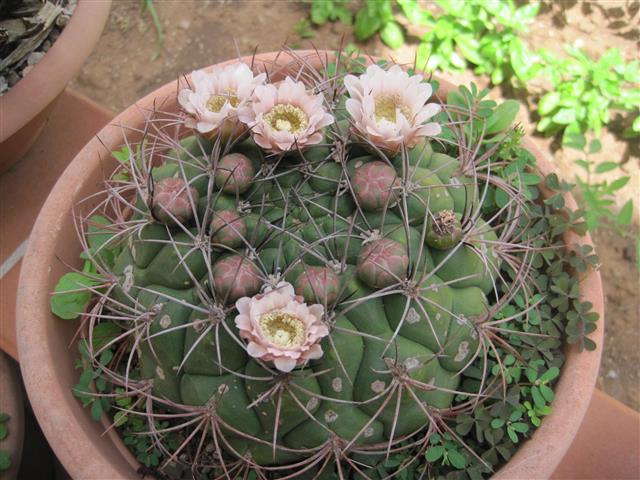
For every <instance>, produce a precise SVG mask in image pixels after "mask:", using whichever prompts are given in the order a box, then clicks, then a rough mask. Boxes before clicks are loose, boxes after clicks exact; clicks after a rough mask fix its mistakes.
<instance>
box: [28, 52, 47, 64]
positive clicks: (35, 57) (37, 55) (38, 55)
mask: <svg viewBox="0 0 640 480" xmlns="http://www.w3.org/2000/svg"><path fill="white" fill-rule="evenodd" d="M42 57H44V52H31V53H30V54H29V56H28V57H27V65H30V66H33V65H36V64H37V63H38V62H39V61H40V60H42Z"/></svg>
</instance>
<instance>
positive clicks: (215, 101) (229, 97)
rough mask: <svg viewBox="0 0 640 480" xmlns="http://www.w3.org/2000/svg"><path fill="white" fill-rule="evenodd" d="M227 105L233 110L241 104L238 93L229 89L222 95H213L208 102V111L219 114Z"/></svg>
mask: <svg viewBox="0 0 640 480" xmlns="http://www.w3.org/2000/svg"><path fill="white" fill-rule="evenodd" d="M225 103H228V104H230V105H231V106H232V107H233V108H235V107H237V106H238V105H239V104H240V99H239V98H238V97H237V95H236V91H235V90H233V89H229V90H227V91H226V92H224V93H222V94H220V95H211V96H210V97H209V100H207V109H209V110H210V111H212V112H219V111H220V110H222V107H224V105H225Z"/></svg>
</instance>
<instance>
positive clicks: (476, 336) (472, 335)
mask: <svg viewBox="0 0 640 480" xmlns="http://www.w3.org/2000/svg"><path fill="white" fill-rule="evenodd" d="M471 338H473V339H474V340H475V339H476V338H478V331H477V330H476V329H475V328H474V329H473V330H471Z"/></svg>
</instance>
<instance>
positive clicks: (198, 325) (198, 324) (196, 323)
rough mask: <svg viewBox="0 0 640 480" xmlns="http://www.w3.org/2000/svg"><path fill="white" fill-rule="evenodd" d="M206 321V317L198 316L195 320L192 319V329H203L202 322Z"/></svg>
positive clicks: (198, 330) (199, 330) (197, 330)
mask: <svg viewBox="0 0 640 480" xmlns="http://www.w3.org/2000/svg"><path fill="white" fill-rule="evenodd" d="M205 323H206V319H204V318H199V319H197V320H194V321H193V329H194V330H195V331H196V332H198V333H200V332H201V331H202V330H204V324H205Z"/></svg>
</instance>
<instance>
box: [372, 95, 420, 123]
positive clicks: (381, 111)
mask: <svg viewBox="0 0 640 480" xmlns="http://www.w3.org/2000/svg"><path fill="white" fill-rule="evenodd" d="M397 110H400V112H402V114H403V115H404V116H405V118H406V119H410V118H411V110H409V108H408V107H407V106H406V105H405V104H403V103H402V102H401V101H400V95H398V94H395V95H380V96H379V97H377V98H376V100H375V111H374V115H375V117H376V121H377V122H379V121H380V120H388V121H390V122H393V123H395V122H396V112H397Z"/></svg>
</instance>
